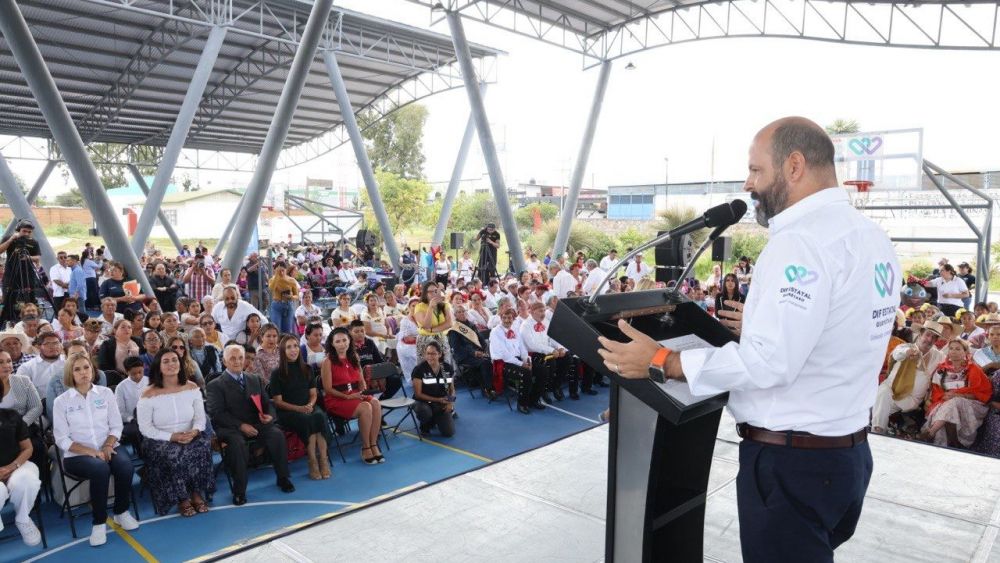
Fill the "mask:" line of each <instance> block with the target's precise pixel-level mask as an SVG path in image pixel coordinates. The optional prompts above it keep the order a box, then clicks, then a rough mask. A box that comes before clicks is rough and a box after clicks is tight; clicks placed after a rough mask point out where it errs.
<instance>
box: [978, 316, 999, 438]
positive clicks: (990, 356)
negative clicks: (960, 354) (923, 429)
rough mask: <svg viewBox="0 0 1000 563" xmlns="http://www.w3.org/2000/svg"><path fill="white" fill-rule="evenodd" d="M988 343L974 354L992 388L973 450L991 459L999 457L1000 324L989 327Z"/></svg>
mask: <svg viewBox="0 0 1000 563" xmlns="http://www.w3.org/2000/svg"><path fill="white" fill-rule="evenodd" d="M988 335H989V343H988V345H987V346H985V347H983V348H982V349H981V350H979V351H978V352H976V355H975V357H974V359H975V361H976V364H978V365H979V367H981V368H983V371H984V372H985V373H986V375H987V377H989V378H990V383H991V384H992V386H993V396H992V397H991V398H990V402H989V403H988V404H987V406H988V407H989V412H988V413H987V414H986V418H985V419H983V426H982V429H981V430H980V433H979V440H978V441H977V443H976V448H975V450H976V451H977V452H979V453H982V454H986V455H988V456H992V457H1000V324H994V325H992V326H991V327H990V329H989V332H988Z"/></svg>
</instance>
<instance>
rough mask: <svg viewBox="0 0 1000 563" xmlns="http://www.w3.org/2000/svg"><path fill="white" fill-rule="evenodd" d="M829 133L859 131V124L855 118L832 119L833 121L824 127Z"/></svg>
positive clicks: (839, 133)
mask: <svg viewBox="0 0 1000 563" xmlns="http://www.w3.org/2000/svg"><path fill="white" fill-rule="evenodd" d="M825 129H826V132H827V133H828V134H830V135H843V134H845V133H857V132H858V131H861V125H860V124H858V120H857V119H834V120H833V123H831V124H829V125H827V126H826V127H825Z"/></svg>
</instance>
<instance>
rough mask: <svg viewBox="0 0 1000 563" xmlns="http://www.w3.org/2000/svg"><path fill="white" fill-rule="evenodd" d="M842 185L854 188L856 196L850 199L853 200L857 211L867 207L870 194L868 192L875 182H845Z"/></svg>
mask: <svg viewBox="0 0 1000 563" xmlns="http://www.w3.org/2000/svg"><path fill="white" fill-rule="evenodd" d="M844 185H845V186H854V188H855V189H856V190H857V191H858V195H856V196H854V197H853V198H852V199H853V200H854V206H855V207H857V208H859V209H863V208H865V207H867V205H868V196H869V193H870V192H869V191H868V190H870V189H871V187H872V186H874V185H875V182H872V181H871V180H847V181H845V182H844Z"/></svg>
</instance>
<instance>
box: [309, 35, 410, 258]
mask: <svg viewBox="0 0 1000 563" xmlns="http://www.w3.org/2000/svg"><path fill="white" fill-rule="evenodd" d="M323 62H324V63H326V72H327V74H329V75H330V84H331V85H332V86H333V95H334V96H336V97H337V104H338V105H339V106H340V115H341V118H343V120H344V128H345V129H347V134H348V135H349V136H350V137H351V147H353V148H354V157H355V158H356V159H357V161H358V168H359V169H361V177H362V178H363V179H364V181H365V191H367V192H368V201H369V202H370V203H371V204H372V211H373V212H374V213H375V220H376V221H378V228H379V231H381V232H382V242H383V244H385V250H386V252H387V253H388V254H389V263H390V264H392V271H394V272H396V273H397V274H398V273H400V270H401V269H402V263H401V262H400V258H399V247H397V246H396V239H395V238H394V237H393V232H392V225H391V224H389V215H388V214H387V213H386V212H385V205H384V204H383V203H382V196H381V195H379V193H378V182H376V181H375V172H374V171H373V170H372V163H371V161H370V160H368V149H366V148H365V140H364V138H362V137H361V129H359V128H358V120H357V119H356V118H355V117H354V108H353V107H351V98H350V97H349V96H348V94H347V85H346V84H344V77H343V75H341V74H340V65H338V64H337V56H336V55H335V54H334V53H333V51H324V52H323Z"/></svg>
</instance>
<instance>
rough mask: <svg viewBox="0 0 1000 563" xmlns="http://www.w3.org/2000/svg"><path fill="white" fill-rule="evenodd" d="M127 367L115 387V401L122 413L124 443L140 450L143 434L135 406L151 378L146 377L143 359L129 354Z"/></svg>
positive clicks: (125, 362)
mask: <svg viewBox="0 0 1000 563" xmlns="http://www.w3.org/2000/svg"><path fill="white" fill-rule="evenodd" d="M122 363H123V364H124V367H125V375H127V376H128V377H126V378H125V379H123V380H121V381H120V382H119V383H118V385H117V386H116V387H115V401H117V403H118V412H119V413H121V415H122V439H121V443H122V444H127V445H130V446H133V447H135V448H136V450H137V451H138V450H139V448H140V442H141V441H142V435H141V434H140V433H139V421H138V420H137V419H136V416H135V407H136V405H137V404H138V403H139V397H140V396H141V395H142V392H143V391H145V390H146V386H147V385H149V378H147V377H146V374H145V367H144V366H143V365H142V360H140V359H139V358H138V357H136V356H129V357H128V358H125V361H124V362H122Z"/></svg>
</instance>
